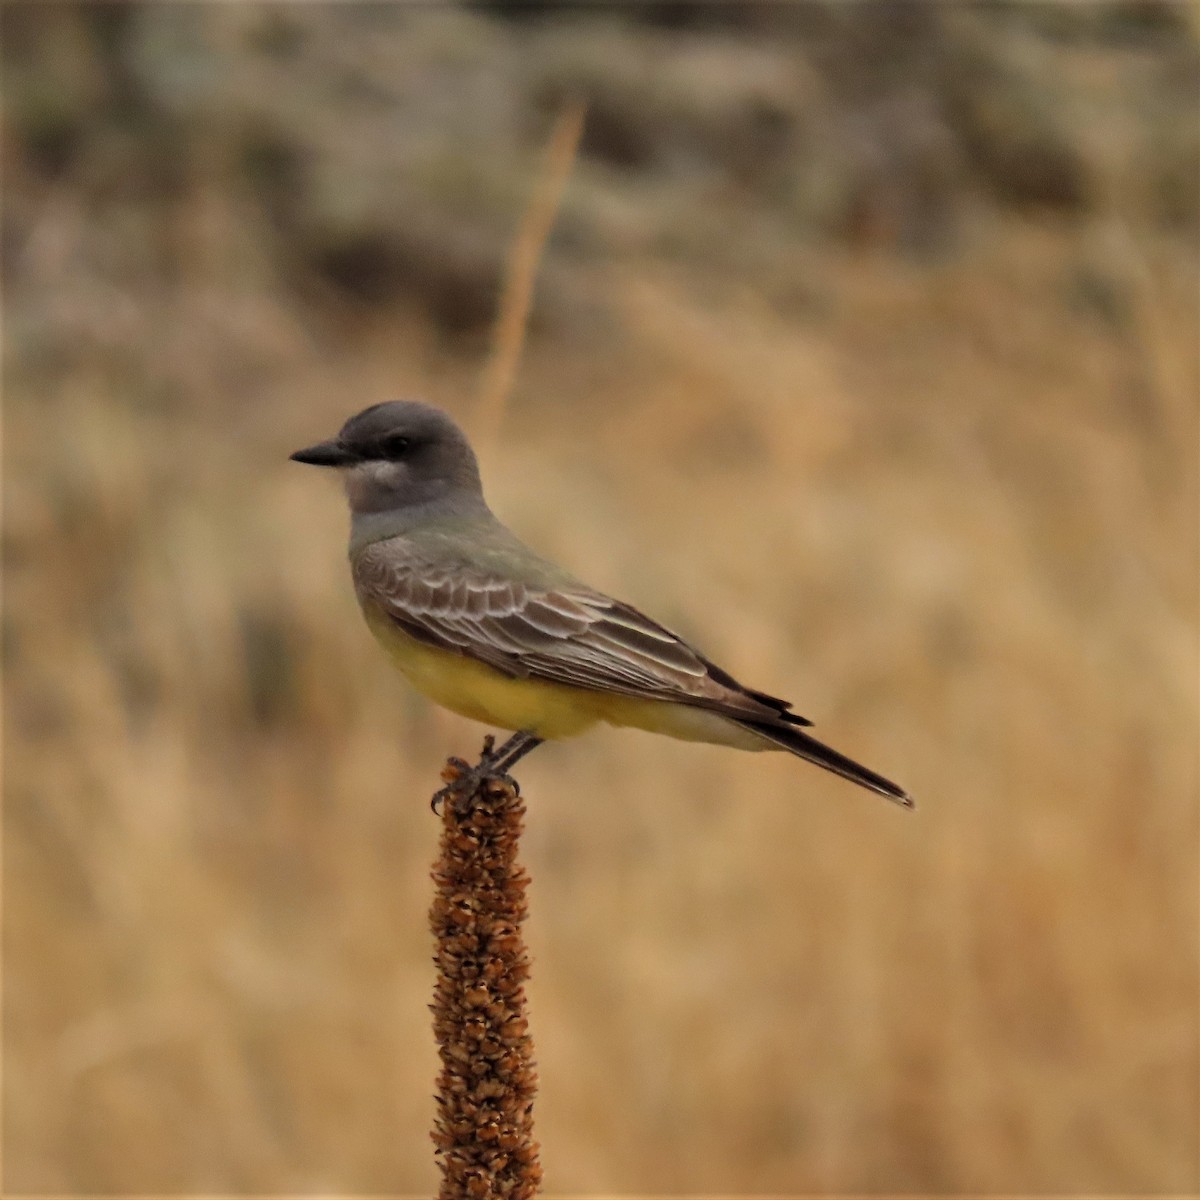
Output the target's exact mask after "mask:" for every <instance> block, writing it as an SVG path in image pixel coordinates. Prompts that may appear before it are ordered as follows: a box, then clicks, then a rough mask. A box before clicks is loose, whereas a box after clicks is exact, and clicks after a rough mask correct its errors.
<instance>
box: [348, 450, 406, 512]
mask: <svg viewBox="0 0 1200 1200" xmlns="http://www.w3.org/2000/svg"><path fill="white" fill-rule="evenodd" d="M403 475H404V464H403V463H394V462H388V461H387V460H386V459H372V460H371V461H369V462H361V463H356V464H355V465H354V466H352V467H350V468H348V469H347V471H346V473H345V477H344V481H345V485H346V498H347V499H348V500H349V501H350V507H351V508H352V509H356V510H370V509H372V508H374V507H375V506H376V502H377V501H378V500H379V499H380V498H381V497H383V496H386V495H387V494H388V493H389V492H395V491H396V490H397V489H398V488H399V487H400V485H401V483H402V482H403Z"/></svg>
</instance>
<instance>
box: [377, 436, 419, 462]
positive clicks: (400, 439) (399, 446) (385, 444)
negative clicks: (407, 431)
mask: <svg viewBox="0 0 1200 1200" xmlns="http://www.w3.org/2000/svg"><path fill="white" fill-rule="evenodd" d="M379 446H380V449H381V450H382V451H383V456H384V458H403V457H404V456H405V455H406V454H407V453H408V452H409V450H410V449H411V448H412V439H411V438H407V437H405V436H404V435H403V434H402V433H393V434H390V435H389V436H388V437H385V438H384V439H383V441H382V442H380V444H379Z"/></svg>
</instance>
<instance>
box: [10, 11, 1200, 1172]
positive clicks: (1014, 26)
mask: <svg viewBox="0 0 1200 1200" xmlns="http://www.w3.org/2000/svg"><path fill="white" fill-rule="evenodd" d="M2 21H3V28H2V32H3V51H4V63H3V66H4V81H3V88H4V97H3V99H4V109H5V122H4V134H3V137H4V142H3V146H4V160H5V174H4V232H3V237H4V242H3V249H4V263H5V270H4V280H3V283H4V293H3V299H4V318H5V321H4V334H5V360H4V460H3V463H4V562H5V567H6V570H5V585H6V586H5V606H4V624H3V632H4V646H5V676H4V699H5V705H4V748H5V756H4V797H5V825H4V834H5V843H4V845H5V851H4V883H5V893H4V899H5V901H6V904H5V917H6V920H5V925H4V966H5V968H6V971H5V990H4V1038H5V1040H4V1051H5V1055H4V1067H5V1071H4V1084H5V1088H6V1095H5V1106H6V1107H5V1111H4V1116H5V1124H4V1130H5V1139H4V1140H5V1145H4V1150H5V1156H4V1157H5V1162H4V1172H5V1174H4V1181H3V1182H4V1190H5V1192H6V1193H8V1194H14V1193H19V1192H35V1191H51V1192H59V1193H87V1192H105V1193H133V1192H136V1193H142V1194H154V1193H161V1194H166V1193H171V1192H195V1191H201V1190H204V1191H210V1192H226V1193H230V1192H243V1191H245V1192H248V1191H276V1192H301V1191H318V1190H319V1191H325V1192H345V1193H352V1192H354V1193H386V1194H394V1193H416V1192H428V1191H429V1190H430V1189H431V1188H432V1187H433V1186H434V1180H435V1173H434V1168H433V1165H432V1152H431V1145H430V1142H429V1137H428V1129H429V1127H430V1124H431V1120H432V1110H433V1103H432V1095H431V1094H432V1088H433V1080H434V1077H435V1073H436V1057H435V1052H434V1048H433V1044H432V1038H431V1035H430V1031H429V1014H428V1012H427V1009H426V1005H427V1003H428V1001H429V999H430V995H431V988H432V983H433V972H432V967H431V963H430V961H429V960H430V950H431V940H430V935H429V933H428V929H427V924H426V922H427V910H428V905H429V901H430V898H431V894H432V888H431V883H430V880H429V876H428V871H429V867H430V865H431V863H432V861H433V858H434V854H435V848H436V840H437V835H438V822H437V820H436V819H435V818H433V817H432V816H431V814H430V812H429V808H428V798H429V795H430V794H431V792H432V791H433V789H434V788H435V787H436V786H438V778H437V777H438V771H439V768H440V765H441V762H442V759H443V757H444V756H445V755H446V754H447V753H451V752H457V753H460V754H471V753H473V752H475V751H476V750H477V748H478V745H479V742H480V738H481V735H482V733H483V732H484V730H483V729H482V728H481V727H479V726H474V725H472V724H470V723H469V722H466V721H463V720H459V719H458V718H453V717H450V716H448V715H444V714H439V713H437V712H435V711H433V710H432V709H431V708H430V706H429V705H428V704H427V703H426V702H425V701H423V700H422V699H420V698H419V697H417V696H415V695H414V694H413V693H411V692H410V691H409V690H408V689H407V687H406V685H405V684H404V682H403V681H402V679H401V678H400V677H399V676H397V675H396V674H394V673H393V672H392V671H391V669H390V668H389V667H388V665H387V664H386V662H385V661H384V659H383V658H382V656H381V655H380V654H379V653H378V652H377V650H376V649H375V647H374V645H373V644H372V643H371V641H370V639H369V636H368V634H367V633H366V630H365V628H364V627H363V626H362V624H361V622H360V619H359V616H358V613H357V609H356V607H355V603H354V599H353V595H352V591H351V587H350V581H349V577H348V572H347V569H346V564H345V560H344V537H345V531H346V530H345V526H346V516H345V512H344V505H343V501H342V498H341V496H340V494H339V493H338V489H337V487H336V484H335V481H334V480H332V479H331V478H329V477H327V476H323V475H321V474H319V473H317V472H314V471H311V470H308V469H304V468H301V467H298V466H296V465H294V464H292V463H289V462H288V461H287V456H288V454H289V453H290V452H291V451H292V450H294V449H295V448H297V447H298V446H301V445H307V444H309V443H311V442H313V441H315V440H317V439H319V438H322V437H325V436H327V435H329V434H330V433H331V432H333V431H334V430H335V429H336V428H337V427H338V425H340V423H341V422H342V420H343V419H344V418H345V417H347V416H348V415H350V414H351V413H353V412H354V411H356V410H358V409H360V408H362V407H364V406H366V405H367V404H370V403H373V402H375V401H379V400H384V399H387V398H392V397H397V396H422V397H425V398H428V399H430V400H432V401H434V402H435V403H438V404H441V405H443V406H444V407H446V408H447V409H448V410H450V411H451V412H452V413H454V414H455V415H456V416H457V417H458V418H459V419H460V420H461V421H462V422H463V423H464V424H465V425H466V426H467V428H468V429H473V428H474V429H475V430H476V432H478V413H479V407H478V396H479V391H480V380H481V378H482V377H483V372H484V367H485V364H486V362H487V359H488V352H489V337H490V330H491V326H492V322H493V319H494V315H495V312H496V306H497V301H498V298H499V296H500V294H501V291H502V287H503V282H504V275H505V262H506V257H507V255H508V254H509V249H510V246H511V244H512V239H513V237H514V234H515V231H516V230H517V228H518V226H519V225H520V222H521V220H522V215H523V213H524V212H525V210H526V206H527V205H528V203H529V199H530V197H531V195H532V194H533V193H534V191H535V189H536V187H537V183H538V179H539V177H540V175H541V173H542V171H543V165H542V164H543V162H544V151H545V146H546V142H547V137H548V136H549V133H550V130H551V128H552V126H553V124H554V121H555V119H556V116H557V114H558V113H559V112H560V111H561V109H562V106H563V104H564V102H565V101H566V100H567V98H569V97H571V96H582V97H583V98H585V99H586V101H587V105H588V109H587V117H586V125H585V128H584V131H583V135H582V140H581V144H580V150H579V157H578V160H577V162H576V164H575V166H574V170H573V173H572V175H571V178H570V181H569V183H568V185H567V188H566V191H565V195H564V198H563V203H562V209H561V212H560V214H559V217H558V221H557V224H556V226H555V229H554V232H553V235H552V237H551V239H550V242H549V245H548V248H547V251H546V255H545V257H544V260H543V263H542V267H541V272H540V276H539V282H538V290H537V296H536V303H535V306H534V311H533V317H532V323H531V330H530V335H529V340H528V343H527V346H526V349H525V357H524V360H523V362H522V366H521V370H520V373H519V376H518V380H517V386H516V388H515V391H514V393H513V395H512V397H511V400H510V402H509V404H508V408H507V411H506V413H505V416H504V420H503V423H502V426H501V428H500V431H499V435H498V437H497V438H496V439H494V440H491V441H489V442H488V444H486V445H484V446H483V447H482V450H483V459H484V464H483V465H484V472H485V481H486V483H487V485H488V494H489V497H490V499H491V501H492V504H493V507H494V508H495V509H496V511H497V512H498V513H499V514H500V515H501V516H502V517H503V518H504V519H505V520H506V521H508V522H509V523H510V524H511V525H512V526H513V528H514V529H516V530H517V531H518V532H519V533H520V534H521V535H522V536H524V537H525V538H526V540H528V541H529V542H531V543H532V544H533V545H534V546H535V547H536V548H538V549H540V550H542V551H543V552H545V553H548V554H549V555H551V556H553V557H556V558H558V559H559V560H561V561H562V562H564V563H566V564H567V565H569V566H570V567H571V568H573V569H575V570H576V571H577V572H578V573H580V574H581V575H583V576H584V577H585V578H587V579H588V580H589V581H591V582H593V583H595V584H596V585H598V586H600V587H603V588H606V589H608V590H611V591H614V592H616V593H618V594H620V595H621V596H623V597H625V598H627V599H629V600H631V601H633V602H634V603H636V604H639V605H641V606H643V607H645V608H646V609H647V610H648V611H649V612H651V613H652V614H654V615H656V616H657V617H658V618H659V619H661V620H663V621H665V622H667V623H669V624H672V625H673V626H675V627H676V628H678V629H679V630H680V631H681V632H683V633H684V634H686V635H687V636H689V637H691V638H693V639H694V640H696V641H697V642H698V643H699V644H700V645H701V646H702V647H703V648H704V649H705V650H706V651H707V652H708V653H709V654H710V655H711V656H712V657H713V658H714V659H716V660H717V661H718V662H720V663H721V664H723V665H724V666H726V667H728V668H729V669H730V670H731V671H732V672H734V673H735V674H736V675H737V676H739V677H740V678H742V679H744V680H746V681H747V682H748V683H751V684H753V685H755V686H758V687H761V688H764V689H766V690H768V691H771V692H775V693H779V694H782V695H785V696H787V697H789V698H791V699H793V700H794V701H795V702H796V705H797V709H798V711H800V712H802V713H804V714H806V715H808V716H809V717H811V718H813V719H814V720H815V721H816V722H817V726H818V728H817V732H818V733H819V734H820V735H822V736H824V737H825V738H827V739H828V740H829V741H830V742H832V743H833V744H834V745H836V746H838V747H841V748H843V749H845V750H847V751H848V752H850V753H852V754H853V755H855V756H856V757H858V758H861V759H862V760H863V761H864V762H867V763H869V764H870V765H872V766H874V767H876V768H877V769H879V770H880V771H883V772H884V773H886V774H888V775H890V776H892V777H894V778H896V779H898V780H900V781H901V782H902V783H903V784H905V785H906V786H907V787H909V788H910V789H911V790H912V791H913V792H914V794H915V795H916V796H917V798H918V803H919V808H918V811H917V812H916V813H915V814H906V813H904V812H901V811H899V810H897V809H895V808H893V807H891V806H889V805H887V804H886V803H885V802H883V801H881V800H879V799H877V798H875V797H873V796H871V795H869V794H867V793H865V792H860V791H857V790H856V789H854V788H852V787H851V786H849V785H847V784H845V783H843V782H842V781H840V780H838V779H835V778H833V777H832V776H827V775H825V774H823V773H821V772H818V771H816V770H814V769H812V768H809V767H807V766H804V765H802V764H800V763H798V762H796V761H795V760H792V759H789V758H786V757H784V756H782V755H781V756H774V755H762V756H757V755H741V754H737V753H735V752H733V751H727V750H721V749H715V748H710V747H698V746H689V745H682V744H677V743H671V742H668V741H666V740H664V739H654V738H651V737H649V736H648V735H643V734H638V733H631V732H619V731H603V732H598V733H595V734H593V735H591V736H590V737H588V738H585V739H582V740H579V741H577V742H573V743H566V744H561V745H557V746H549V747H546V748H544V749H542V750H540V751H539V752H538V753H537V754H536V755H535V756H534V757H532V758H531V759H530V760H529V761H528V764H522V767H521V772H520V774H521V779H522V782H523V785H524V791H525V794H526V795H527V797H528V799H529V804H530V812H529V818H528V830H527V834H526V838H525V843H524V857H525V861H526V863H527V865H528V867H529V870H530V872H531V874H532V879H533V884H532V890H531V905H532V916H531V918H530V922H529V927H528V933H529V940H530V943H531V947H532V951H533V955H534V958H535V963H534V977H533V982H532V985H531V987H530V1001H531V1008H532V1021H533V1033H534V1038H535V1042H536V1045H537V1051H538V1059H539V1065H540V1073H541V1093H540V1100H539V1109H538V1119H537V1128H538V1135H539V1137H540V1140H541V1142H542V1144H543V1158H544V1164H545V1168H546V1187H547V1190H548V1191H549V1192H551V1193H572V1192H575V1193H581V1192H589V1193H596V1192H605V1191H607V1192H614V1193H628V1194H634V1193H671V1192H675V1193H678V1192H685V1191H704V1192H709V1193H711V1192H720V1191H724V1192H740V1193H749V1192H755V1191H760V1192H761V1191H775V1192H827V1193H839V1192H880V1191H884V1192H904V1191H917V1192H926V1193H963V1192H970V1193H986V1192H1014V1193H1015V1192H1041V1193H1050V1192H1106V1193H1133V1192H1138V1193H1154V1192H1177V1193H1188V1192H1193V1191H1194V1190H1196V1189H1197V1188H1198V1187H1200V1166H1198V1161H1197V1133H1196V1131H1197V1118H1198V1112H1197V1079H1198V1074H1197V1055H1198V1046H1197V1001H1198V996H1197V940H1198V939H1197V934H1198V930H1197V845H1198V837H1200V830H1198V825H1197V746H1196V740H1197V738H1196V722H1197V716H1198V711H1197V710H1198V705H1197V637H1196V608H1197V606H1196V602H1197V546H1198V541H1197V519H1196V514H1197V487H1196V483H1197V472H1196V458H1197V454H1196V446H1197V405H1196V400H1197V391H1198V361H1197V262H1198V243H1200V236H1198V222H1200V217H1198V193H1200V124H1198V119H1197V90H1198V86H1200V67H1198V52H1197V45H1198V41H1197V22H1196V9H1195V8H1194V7H1191V6H1183V5H1172V4H1168V3H1155V2H1142V3H1109V4H1105V5H1091V4H1057V3H1056V4H1046V5H1034V4H1019V5H1016V4H999V3H986V4H983V3H981V4H972V5H965V4H962V5H941V4H937V5H935V4H922V3H900V4H885V3H866V4H854V5H849V4H840V3H815V2H814V3H808V4H795V5H763V4H758V3H742V4H739V5H737V6H736V7H727V6H719V5H709V4H702V3H647V4H643V5H640V6H637V7H636V8H635V7H629V8H624V7H620V6H607V7H601V8H595V7H591V6H586V7H585V6H582V5H581V6H577V7H575V8H572V6H571V5H569V4H568V5H549V4H539V5H527V6H521V7H515V6H510V5H501V4H474V5H461V6H460V5H454V4H449V3H447V4H443V5H439V6H422V7H408V6H403V5H399V4H338V5H324V4H309V5H299V4H290V5H289V4H271V5H259V4H250V3H246V4H238V5H236V6H234V5H210V4H174V5H162V4H136V3H128V4H122V5H91V4H85V5H80V6H75V5H71V4H54V5H43V4H23V3H14V2H7V3H5V5H4V7H3V13H2Z"/></svg>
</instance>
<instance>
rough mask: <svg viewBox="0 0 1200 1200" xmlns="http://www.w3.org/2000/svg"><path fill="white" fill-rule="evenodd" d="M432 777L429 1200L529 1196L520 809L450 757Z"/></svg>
mask: <svg viewBox="0 0 1200 1200" xmlns="http://www.w3.org/2000/svg"><path fill="white" fill-rule="evenodd" d="M443 778H444V779H445V780H446V782H447V784H448V785H449V786H448V788H447V791H446V793H445V796H444V799H443V801H442V839H441V854H440V856H439V858H438V862H437V865H436V866H435V867H434V870H433V879H434V883H435V884H436V885H437V894H436V895H435V897H434V901H433V907H432V909H431V910H430V914H429V920H430V925H431V926H432V928H433V933H434V936H435V937H436V938H437V949H436V954H435V958H434V962H435V963H436V965H437V986H436V988H435V990H434V998H433V1004H432V1005H431V1006H430V1007H431V1009H432V1010H433V1031H434V1036H435V1037H436V1038H437V1043H438V1052H439V1054H440V1056H441V1060H442V1070H441V1074H440V1075H439V1076H438V1085H437V1116H436V1119H435V1122H434V1131H433V1141H434V1144H435V1145H436V1146H437V1151H436V1153H437V1157H438V1159H439V1161H440V1164H441V1169H442V1184H441V1189H440V1191H439V1192H438V1200H465V1198H467V1197H471V1198H476V1197H478V1198H482V1197H488V1198H489V1200H490V1198H491V1197H514V1198H525V1197H532V1196H533V1195H534V1194H535V1193H536V1192H537V1189H538V1185H539V1183H540V1182H541V1178H542V1168H541V1166H540V1164H539V1163H538V1146H537V1143H536V1142H535V1141H534V1140H533V1096H534V1092H535V1091H536V1088H537V1073H536V1072H535V1070H534V1062H533V1042H532V1040H531V1038H530V1036H529V1022H528V1020H527V1018H526V1015H525V988H524V982H525V980H526V979H527V978H528V977H529V955H528V953H527V951H526V949H525V943H524V941H523V940H522V938H521V925H522V922H523V921H524V920H525V916H526V913H527V911H528V905H527V903H526V898H525V889H526V887H527V886H528V884H529V876H528V875H527V874H526V873H525V871H524V870H523V869H522V868H521V867H519V866H518V865H517V843H518V840H519V838H520V835H521V828H522V822H523V818H524V815H525V805H524V803H523V802H522V800H521V799H520V796H519V794H518V791H517V787H516V785H515V783H514V782H513V781H512V780H511V779H510V778H508V777H507V776H504V775H497V774H487V773H481V774H475V773H472V774H471V775H466V774H464V773H463V772H462V764H460V763H458V762H456V761H455V760H451V762H450V763H448V764H447V766H446V770H445V771H444V772H443Z"/></svg>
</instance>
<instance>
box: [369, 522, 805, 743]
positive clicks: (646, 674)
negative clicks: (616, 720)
mask: <svg viewBox="0 0 1200 1200" xmlns="http://www.w3.org/2000/svg"><path fill="white" fill-rule="evenodd" d="M353 572H354V585H355V588H356V590H357V592H358V595H359V599H360V600H361V601H363V602H364V603H370V604H373V605H375V606H377V607H378V608H379V609H381V610H382V611H383V612H385V613H386V614H387V616H388V617H389V618H390V619H391V620H393V621H395V622H396V624H397V625H398V626H399V627H400V628H401V629H403V630H404V631H405V632H406V633H407V634H409V635H410V636H411V637H414V638H416V639H417V640H419V641H421V642H424V643H426V644H427V645H431V646H436V647H438V648H439V649H442V650H447V651H450V652H452V653H455V654H462V655H464V656H466V657H468V658H474V659H477V660H478V661H480V662H483V663H486V664H487V665H488V666H490V667H493V668H494V669H495V670H497V671H500V672H501V673H503V674H505V675H508V676H510V677H511V678H532V679H542V680H545V681H547V682H549V683H557V684H563V685H565V686H568V687H578V688H585V689H588V690H591V691H604V692H618V693H621V694H623V695H628V696H636V697H638V698H640V699H647V700H670V701H675V702H677V703H684V704H690V705H694V706H697V707H700V708H708V709H713V710H715V711H718V712H722V713H725V714H726V715H728V716H731V717H735V718H741V719H746V718H749V719H757V720H768V721H773V722H774V721H783V722H785V723H787V724H790V725H808V724H810V722H808V721H806V720H805V719H804V718H803V717H800V716H798V715H796V714H795V713H792V712H790V711H789V708H790V705H789V704H788V703H787V701H785V700H779V699H777V698H775V697H774V696H769V695H767V694H766V693H765V692H758V691H754V690H753V689H751V688H746V687H743V686H742V685H741V684H740V683H738V682H737V680H735V679H734V678H733V677H732V676H730V675H728V674H727V673H726V672H724V671H722V670H721V669H720V668H719V667H717V666H715V665H714V664H713V663H711V662H709V661H708V659H706V658H705V657H704V656H703V655H701V654H699V653H698V652H697V651H696V650H694V649H692V647H690V646H689V645H688V644H687V643H686V642H685V641H684V640H683V639H682V638H680V637H678V636H677V635H675V634H674V633H672V632H671V631H670V630H669V629H666V628H664V627H663V626H662V625H659V624H658V623H657V622H655V621H652V620H650V618H649V617H646V616H644V615H643V614H642V613H640V612H638V611H637V609H635V608H632V607H631V606H629V605H627V604H622V603H621V602H620V601H617V600H613V599H612V598H611V597H609V596H605V595H604V594H603V593H601V592H597V591H594V590H592V589H591V588H588V587H586V586H585V585H583V584H560V585H553V586H552V585H548V584H532V583H526V582H522V581H519V580H515V579H512V578H507V577H505V576H504V575H503V574H502V573H501V572H500V571H498V570H493V569H489V568H485V567H480V566H477V565H473V564H469V563H464V562H463V561H461V560H459V561H451V562H435V561H433V560H432V559H430V558H428V557H426V556H424V555H421V554H419V553H414V552H413V550H412V549H411V548H410V549H404V548H401V547H398V546H397V544H396V540H395V539H393V540H391V541H389V542H386V543H382V542H381V543H375V544H374V545H371V546H368V547H366V548H365V549H364V550H362V551H361V552H360V553H359V554H358V555H357V556H356V558H355V560H354V563H353Z"/></svg>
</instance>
